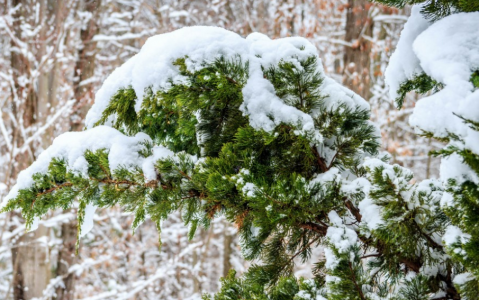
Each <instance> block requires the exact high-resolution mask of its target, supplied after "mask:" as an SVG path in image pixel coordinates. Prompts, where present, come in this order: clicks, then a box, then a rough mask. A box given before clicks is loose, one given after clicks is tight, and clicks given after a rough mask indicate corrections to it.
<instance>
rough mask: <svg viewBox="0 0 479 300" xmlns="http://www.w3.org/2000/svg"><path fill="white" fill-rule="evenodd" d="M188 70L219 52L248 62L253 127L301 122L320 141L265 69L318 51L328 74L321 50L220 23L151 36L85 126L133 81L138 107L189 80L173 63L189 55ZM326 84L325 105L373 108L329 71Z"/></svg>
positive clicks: (106, 87)
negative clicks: (150, 93) (149, 93)
mask: <svg viewBox="0 0 479 300" xmlns="http://www.w3.org/2000/svg"><path fill="white" fill-rule="evenodd" d="M186 56H187V58H186V64H187V67H188V69H189V70H192V71H194V70H199V69H201V68H202V67H203V66H204V63H209V62H212V61H214V60H215V59H217V58H218V57H220V56H223V57H225V58H226V59H236V58H241V60H242V61H243V62H246V61H248V62H249V78H248V81H247V83H246V85H245V86H244V87H243V98H244V102H243V104H242V105H241V107H240V109H241V110H242V111H243V113H244V114H245V115H247V116H248V117H249V121H250V124H251V126H252V127H254V128H256V129H263V130H265V131H268V132H270V131H272V130H273V129H274V127H275V126H277V125H279V124H281V123H289V124H294V125H296V126H298V131H297V134H308V135H309V136H311V137H313V139H314V140H315V141H316V142H318V143H321V142H322V136H321V134H320V133H319V132H318V131H317V130H315V129H314V123H313V119H312V116H311V115H308V114H306V113H303V112H301V111H300V110H298V109H296V108H295V107H292V106H290V105H287V104H286V103H284V102H283V100H281V99H280V98H278V97H277V96H276V93H275V90H274V88H273V85H272V84H271V82H270V81H268V80H267V79H265V78H264V75H263V71H262V68H269V67H270V66H274V65H277V64H278V63H279V62H280V61H287V62H291V63H293V64H294V65H295V66H297V67H298V68H301V66H300V63H299V62H300V60H302V59H305V58H307V57H311V56H315V57H316V58H317V60H318V69H317V71H318V72H319V73H321V74H322V75H323V76H324V71H323V68H322V65H321V60H320V59H319V57H318V54H317V50H316V48H315V47H314V45H312V44H311V43H310V42H309V41H307V40H306V39H304V38H299V37H291V38H282V39H276V40H271V39H270V38H268V37H267V36H265V35H262V34H260V33H252V34H250V35H249V36H248V37H247V38H246V39H244V38H242V37H240V36H239V35H237V34H235V33H233V32H230V31H227V30H225V29H222V28H218V27H204V26H196V27H185V28H182V29H179V30H176V31H173V32H170V33H167V34H162V35H157V36H154V37H151V38H149V39H148V41H147V42H146V43H145V45H144V46H143V47H142V49H141V51H140V52H139V53H138V54H137V55H135V56H134V57H133V58H131V59H130V60H128V61H127V62H126V63H125V64H123V65H122V66H121V67H119V68H117V69H116V70H115V71H114V72H113V73H112V74H111V75H110V76H109V77H108V78H107V80H106V81H105V82H104V84H103V86H102V87H101V88H100V90H99V91H98V93H97V94H96V99H95V104H94V105H93V107H92V108H91V110H90V111H89V113H88V115H87V118H86V125H87V127H88V128H92V127H93V125H94V124H95V122H97V121H98V120H99V119H100V117H101V114H102V112H103V110H104V109H105V108H106V107H107V105H108V103H109V101H110V99H111V97H112V96H113V95H114V94H115V93H116V92H117V91H118V90H119V89H121V88H126V87H129V86H131V87H132V88H133V89H134V90H135V92H136V95H137V97H138V100H137V103H136V104H135V108H136V110H137V111H139V110H140V109H141V103H142V100H143V96H144V94H145V89H146V88H147V87H151V88H152V89H153V91H157V90H167V89H168V88H169V87H170V83H169V81H170V80H172V81H173V82H174V83H185V78H183V77H182V76H181V75H180V74H179V71H178V68H177V67H176V66H173V62H174V61H175V60H176V59H178V58H184V57H186ZM324 77H325V79H324V82H323V85H322V86H321V90H322V91H323V94H324V96H326V99H325V104H326V105H327V107H328V108H333V107H335V106H337V105H339V104H340V103H344V104H346V105H347V106H348V107H351V108H356V107H360V108H363V109H369V105H368V103H367V102H366V101H365V100H364V99H362V98H361V97H359V96H358V95H356V94H355V93H353V92H352V91H349V90H348V89H346V88H344V87H342V86H341V85H340V84H338V83H336V82H335V81H334V80H332V79H330V78H327V77H326V76H324Z"/></svg>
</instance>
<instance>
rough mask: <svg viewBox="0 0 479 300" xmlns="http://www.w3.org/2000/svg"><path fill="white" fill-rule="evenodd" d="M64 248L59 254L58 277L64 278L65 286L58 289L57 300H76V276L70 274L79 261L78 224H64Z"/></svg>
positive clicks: (62, 247)
mask: <svg viewBox="0 0 479 300" xmlns="http://www.w3.org/2000/svg"><path fill="white" fill-rule="evenodd" d="M61 238H62V241H63V243H62V246H61V249H60V250H59V253H58V262H57V274H56V275H57V276H62V277H63V286H60V287H58V288H57V289H56V297H54V299H55V300H73V299H74V297H73V296H74V292H75V288H74V281H75V276H74V274H71V273H69V272H68V270H69V269H70V267H71V266H72V265H74V264H75V263H76V261H77V256H76V254H75V244H76V239H77V222H69V223H64V224H62V236H61Z"/></svg>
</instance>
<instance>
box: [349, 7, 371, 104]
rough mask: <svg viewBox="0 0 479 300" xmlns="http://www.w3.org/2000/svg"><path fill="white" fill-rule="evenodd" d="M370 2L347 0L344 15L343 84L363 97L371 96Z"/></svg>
mask: <svg viewBox="0 0 479 300" xmlns="http://www.w3.org/2000/svg"><path fill="white" fill-rule="evenodd" d="M371 6H372V4H371V3H370V2H369V1H367V0H348V6H347V15H346V36H345V40H346V42H349V43H351V45H350V46H346V47H345V51H344V68H343V75H344V76H343V84H344V85H345V86H347V87H348V88H350V89H351V90H353V91H355V92H356V93H357V94H359V95H360V96H361V97H363V98H364V99H366V100H368V99H369V97H370V96H371V91H370V73H369V69H370V64H371V59H370V55H371V46H372V45H371V41H369V40H368V38H369V37H371V36H372V32H373V21H372V19H371V18H370V16H369V9H370V8H371Z"/></svg>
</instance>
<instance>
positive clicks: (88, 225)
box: [80, 203, 96, 237]
mask: <svg viewBox="0 0 479 300" xmlns="http://www.w3.org/2000/svg"><path fill="white" fill-rule="evenodd" d="M95 210H96V206H95V205H93V204H90V203H89V204H87V205H86V207H85V216H84V218H83V223H82V224H81V228H80V237H84V236H85V235H86V234H87V233H89V232H90V231H91V230H92V229H93V217H94V216H95Z"/></svg>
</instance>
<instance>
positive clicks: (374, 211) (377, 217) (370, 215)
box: [358, 196, 384, 230]
mask: <svg viewBox="0 0 479 300" xmlns="http://www.w3.org/2000/svg"><path fill="white" fill-rule="evenodd" d="M358 208H359V211H360V212H361V215H362V219H361V222H364V224H366V226H367V227H368V228H369V229H370V230H374V229H377V228H378V227H379V225H382V224H384V220H383V219H382V217H381V208H380V207H379V206H378V205H376V204H374V202H373V200H372V199H371V198H369V197H368V196H366V197H365V198H364V199H363V200H362V201H361V202H359V205H358Z"/></svg>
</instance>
